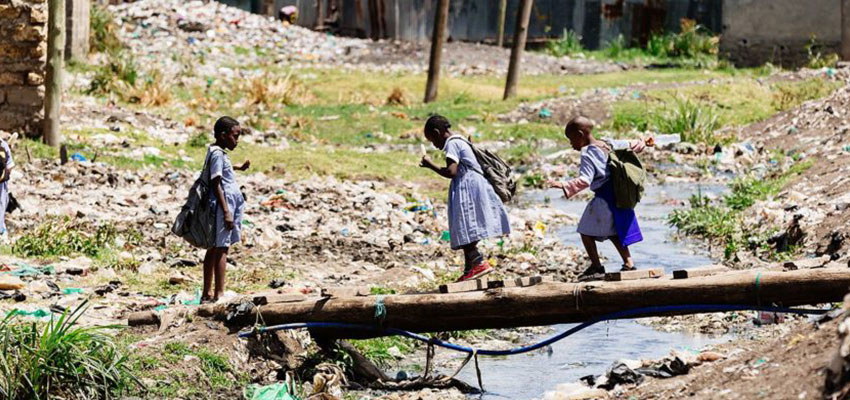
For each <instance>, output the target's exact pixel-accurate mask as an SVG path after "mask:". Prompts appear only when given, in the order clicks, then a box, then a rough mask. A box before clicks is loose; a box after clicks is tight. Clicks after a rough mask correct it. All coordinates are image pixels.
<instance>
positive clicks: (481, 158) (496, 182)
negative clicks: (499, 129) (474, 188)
mask: <svg viewBox="0 0 850 400" xmlns="http://www.w3.org/2000/svg"><path fill="white" fill-rule="evenodd" d="M454 139H460V140H463V141H464V142H466V144H468V145H469V147H470V148H471V149H472V153H473V154H475V160H476V161H478V164H479V165H481V169H483V171H478V170H477V169H475V168H472V169H473V170H475V171H476V172H478V173H480V174H481V175H484V178H486V179H487V182H490V185H492V186H493V191H495V192H496V194H497V195H498V196H499V198H500V199H502V202H503V203H507V202H509V201H511V199H513V198H514V196H516V182H514V180H513V178H511V167H510V166H509V165H508V163H506V162H505V160H502V158H501V157H499V156H498V155H496V153H493V152H492V151H490V150H487V149H483V150H482V149H479V148H477V147H475V145H473V144H472V142H470V141H469V140H466V139H464V138H462V137H455V138H454ZM450 140H451V139H450Z"/></svg>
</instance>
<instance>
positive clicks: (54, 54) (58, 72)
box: [43, 0, 65, 147]
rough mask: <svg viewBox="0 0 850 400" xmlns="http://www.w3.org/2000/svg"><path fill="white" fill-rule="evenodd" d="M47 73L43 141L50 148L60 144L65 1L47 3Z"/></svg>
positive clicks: (55, 0) (52, 0)
mask: <svg viewBox="0 0 850 400" xmlns="http://www.w3.org/2000/svg"><path fill="white" fill-rule="evenodd" d="M47 12H48V25H47V73H46V76H45V81H44V86H45V93H44V132H43V133H44V141H45V143H47V144H48V145H50V146H53V147H57V146H59V145H60V144H62V133H61V131H60V130H59V128H60V126H59V114H60V113H61V111H60V103H61V100H62V64H63V62H64V59H65V56H64V53H65V0H49V1H48V3H47Z"/></svg>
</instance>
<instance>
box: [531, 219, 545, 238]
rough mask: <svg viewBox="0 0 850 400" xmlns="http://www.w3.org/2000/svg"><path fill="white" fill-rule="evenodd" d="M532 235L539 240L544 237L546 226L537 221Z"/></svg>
mask: <svg viewBox="0 0 850 400" xmlns="http://www.w3.org/2000/svg"><path fill="white" fill-rule="evenodd" d="M533 230H534V234H535V235H536V236H538V237H540V238H543V237H545V236H546V224H544V223H543V221H537V222H535V223H534V228H533Z"/></svg>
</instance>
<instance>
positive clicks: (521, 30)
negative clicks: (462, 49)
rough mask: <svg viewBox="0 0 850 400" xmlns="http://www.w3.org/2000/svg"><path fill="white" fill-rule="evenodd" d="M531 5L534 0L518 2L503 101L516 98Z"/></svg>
mask: <svg viewBox="0 0 850 400" xmlns="http://www.w3.org/2000/svg"><path fill="white" fill-rule="evenodd" d="M532 5H534V0H520V7H519V11H518V12H517V19H516V26H515V27H514V43H513V47H512V48H511V61H510V64H508V79H507V81H506V82H505V97H504V99H505V100H507V99H509V98H511V97H515V96H516V85H517V79H518V77H519V68H520V62H521V61H522V52H523V50H525V39H526V38H527V37H528V20H529V19H530V18H531V6H532Z"/></svg>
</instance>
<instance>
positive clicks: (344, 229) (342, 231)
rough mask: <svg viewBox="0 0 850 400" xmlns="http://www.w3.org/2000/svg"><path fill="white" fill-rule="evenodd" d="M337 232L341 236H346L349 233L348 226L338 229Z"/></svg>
mask: <svg viewBox="0 0 850 400" xmlns="http://www.w3.org/2000/svg"><path fill="white" fill-rule="evenodd" d="M339 233H340V234H342V236H348V235H349V234H350V233H349V231H348V228H342V230H341V231H339Z"/></svg>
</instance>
